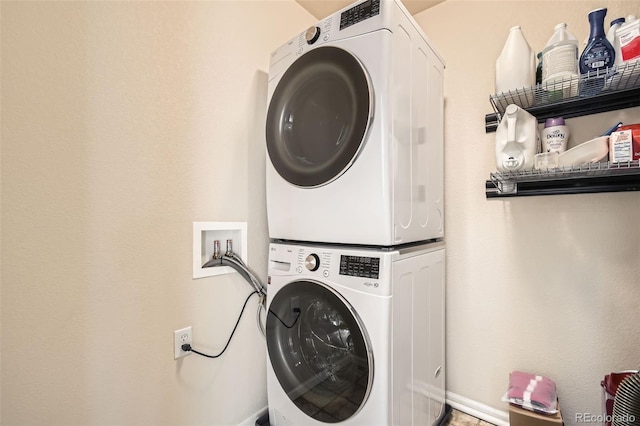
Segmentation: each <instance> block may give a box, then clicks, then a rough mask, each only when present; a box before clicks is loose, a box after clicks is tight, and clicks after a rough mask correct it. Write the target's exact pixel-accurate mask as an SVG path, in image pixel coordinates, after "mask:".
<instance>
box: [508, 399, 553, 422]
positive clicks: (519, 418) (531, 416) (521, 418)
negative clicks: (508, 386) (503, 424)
mask: <svg viewBox="0 0 640 426" xmlns="http://www.w3.org/2000/svg"><path fill="white" fill-rule="evenodd" d="M509 424H510V425H511V426H562V425H563V424H564V422H563V421H562V413H560V404H558V412H557V413H556V414H540V413H534V412H533V411H529V410H525V409H524V408H522V407H518V406H517V405H513V404H509Z"/></svg>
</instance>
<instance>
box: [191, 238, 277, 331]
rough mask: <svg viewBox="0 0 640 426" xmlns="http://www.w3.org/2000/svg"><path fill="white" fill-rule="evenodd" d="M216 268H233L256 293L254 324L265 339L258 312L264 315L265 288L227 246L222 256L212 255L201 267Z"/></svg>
mask: <svg viewBox="0 0 640 426" xmlns="http://www.w3.org/2000/svg"><path fill="white" fill-rule="evenodd" d="M217 266H229V267H231V268H233V269H234V270H235V271H236V272H238V273H239V274H240V276H241V277H242V278H244V279H245V281H247V282H248V283H249V284H250V285H251V287H253V289H254V290H255V291H256V292H257V293H258V296H259V297H260V300H259V302H258V311H257V313H256V322H257V324H258V330H260V333H261V334H262V337H266V334H265V328H264V325H263V322H262V321H261V319H260V311H264V312H265V313H266V305H265V302H266V297H267V292H266V288H265V287H264V285H262V283H261V282H260V280H259V279H258V278H257V277H256V276H255V275H254V274H253V273H252V272H251V270H249V268H248V267H247V265H246V264H245V263H244V262H243V261H242V259H240V257H238V256H237V255H236V254H235V253H233V252H232V251H230V250H229V246H227V252H226V253H225V254H223V255H221V256H220V255H218V256H217V257H216V256H215V255H214V258H213V259H211V260H209V261H208V262H207V263H205V264H204V265H202V267H203V268H213V267H217Z"/></svg>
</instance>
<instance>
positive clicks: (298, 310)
mask: <svg viewBox="0 0 640 426" xmlns="http://www.w3.org/2000/svg"><path fill="white" fill-rule="evenodd" d="M266 339H267V350H268V352H269V358H270V360H271V366H272V367H273V371H274V372H275V375H276V377H277V378H278V381H279V382H280V385H281V386H282V389H283V390H284V391H285V392H286V393H287V395H288V396H289V398H290V399H291V401H293V403H294V404H295V405H296V406H297V407H298V408H299V409H300V410H301V411H303V412H304V413H305V414H307V415H308V416H310V417H312V418H314V419H316V420H317V421H321V422H325V423H338V422H341V421H344V420H346V419H348V418H350V417H352V416H353V415H355V414H356V413H357V412H358V411H359V410H360V409H361V408H362V406H363V405H364V403H365V402H366V401H367V398H368V397H369V392H370V390H371V385H372V383H373V357H372V354H371V348H370V343H369V339H368V337H367V334H366V331H365V329H364V327H363V325H362V324H361V321H360V319H359V317H358V315H357V313H356V312H354V310H353V309H352V307H351V306H350V305H349V303H348V302H347V301H346V300H345V299H344V298H343V297H342V296H341V295H339V294H338V293H337V292H336V291H334V290H332V289H331V288H329V287H327V286H326V285H324V284H321V283H319V282H313V281H295V282H292V283H290V284H287V285H286V286H285V287H283V288H282V289H281V290H280V291H279V292H278V293H277V294H276V295H275V297H274V298H273V300H272V301H271V303H270V305H269V312H268V315H267V322H266Z"/></svg>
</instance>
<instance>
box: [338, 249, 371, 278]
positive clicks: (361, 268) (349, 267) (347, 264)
mask: <svg viewBox="0 0 640 426" xmlns="http://www.w3.org/2000/svg"><path fill="white" fill-rule="evenodd" d="M379 274H380V258H379V257H366V256H345V255H342V256H340V275H348V276H351V277H361V278H373V279H376V280H377V279H378V275H379Z"/></svg>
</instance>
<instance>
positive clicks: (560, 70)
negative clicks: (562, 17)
mask: <svg viewBox="0 0 640 426" xmlns="http://www.w3.org/2000/svg"><path fill="white" fill-rule="evenodd" d="M579 72H580V71H579V70H578V39H577V38H576V37H575V36H574V35H573V34H571V33H570V32H569V31H568V30H567V24H566V23H564V22H561V23H559V24H558V25H556V26H555V27H554V29H553V35H552V36H551V38H550V39H549V41H548V42H547V45H546V46H545V48H544V50H543V51H542V84H543V85H544V86H545V88H546V89H547V90H549V91H553V92H555V91H563V92H562V93H559V95H562V96H563V97H565V98H567V97H570V96H575V95H577V94H578V83H577V80H575V79H577V77H578V75H579ZM554 83H555V84H554ZM572 83H573V90H569V89H570V88H571V86H572Z"/></svg>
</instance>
